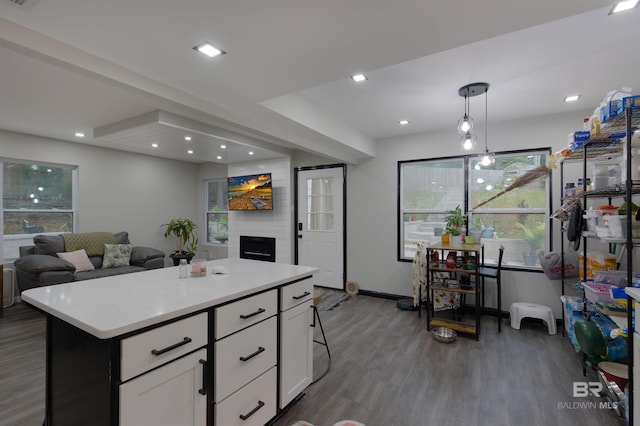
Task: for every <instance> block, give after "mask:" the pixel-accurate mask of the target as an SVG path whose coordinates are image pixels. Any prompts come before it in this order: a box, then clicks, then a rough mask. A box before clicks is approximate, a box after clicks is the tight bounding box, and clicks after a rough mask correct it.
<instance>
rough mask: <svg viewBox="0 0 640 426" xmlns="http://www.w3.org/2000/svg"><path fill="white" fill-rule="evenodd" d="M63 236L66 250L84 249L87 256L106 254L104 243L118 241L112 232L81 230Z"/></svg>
mask: <svg viewBox="0 0 640 426" xmlns="http://www.w3.org/2000/svg"><path fill="white" fill-rule="evenodd" d="M61 236H62V239H63V240H64V251H76V250H80V249H84V250H85V251H86V252H87V256H104V245H105V244H115V242H116V238H115V236H114V235H113V234H112V233H111V232H80V233H77V234H61Z"/></svg>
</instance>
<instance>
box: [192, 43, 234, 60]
mask: <svg viewBox="0 0 640 426" xmlns="http://www.w3.org/2000/svg"><path fill="white" fill-rule="evenodd" d="M194 50H197V51H198V52H200V53H202V54H204V55H207V56H208V57H210V58H215V57H216V56H220V55H224V54H225V53H227V52H225V51H223V50H220V49H218V48H217V47H214V46H213V45H212V44H211V43H209V42H205V43H202V44H199V45H197V46H196V47H194Z"/></svg>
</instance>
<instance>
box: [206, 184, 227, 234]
mask: <svg viewBox="0 0 640 426" xmlns="http://www.w3.org/2000/svg"><path fill="white" fill-rule="evenodd" d="M204 183H205V185H204V191H205V195H204V209H205V212H204V229H205V241H206V244H209V245H225V246H226V245H228V244H229V240H227V241H224V242H222V241H209V214H223V215H226V216H227V233H228V232H229V204H228V199H227V210H209V185H210V184H211V183H218V184H220V185H222V187H223V188H225V189H226V188H227V178H226V177H225V178H217V179H207V180H205V181H204ZM224 193H226V191H225V192H224ZM227 235H228V234H227Z"/></svg>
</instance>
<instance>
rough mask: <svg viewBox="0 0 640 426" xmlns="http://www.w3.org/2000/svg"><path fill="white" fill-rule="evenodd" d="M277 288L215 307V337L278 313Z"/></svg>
mask: <svg viewBox="0 0 640 426" xmlns="http://www.w3.org/2000/svg"><path fill="white" fill-rule="evenodd" d="M276 292H277V290H271V291H268V292H266V293H261V294H256V295H255V296H251V297H247V298H246V299H242V300H238V301H237V302H233V303H229V304H228V305H224V306H221V307H219V308H216V309H215V329H216V332H215V338H216V339H222V338H223V337H225V336H228V335H229V334H231V333H235V332H236V331H238V330H242V329H243V328H246V327H248V326H250V325H253V324H255V323H257V322H260V321H262V320H264V319H266V318H269V317H270V316H273V315H275V314H276V313H278V307H277V304H278V300H277V296H276Z"/></svg>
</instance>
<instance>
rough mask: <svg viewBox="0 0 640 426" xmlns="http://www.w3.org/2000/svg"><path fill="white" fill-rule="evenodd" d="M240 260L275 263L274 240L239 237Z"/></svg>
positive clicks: (269, 238)
mask: <svg viewBox="0 0 640 426" xmlns="http://www.w3.org/2000/svg"><path fill="white" fill-rule="evenodd" d="M240 258H241V259H253V260H264V261H265V262H275V261H276V239H275V238H272V237H249V236H246V235H240Z"/></svg>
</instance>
